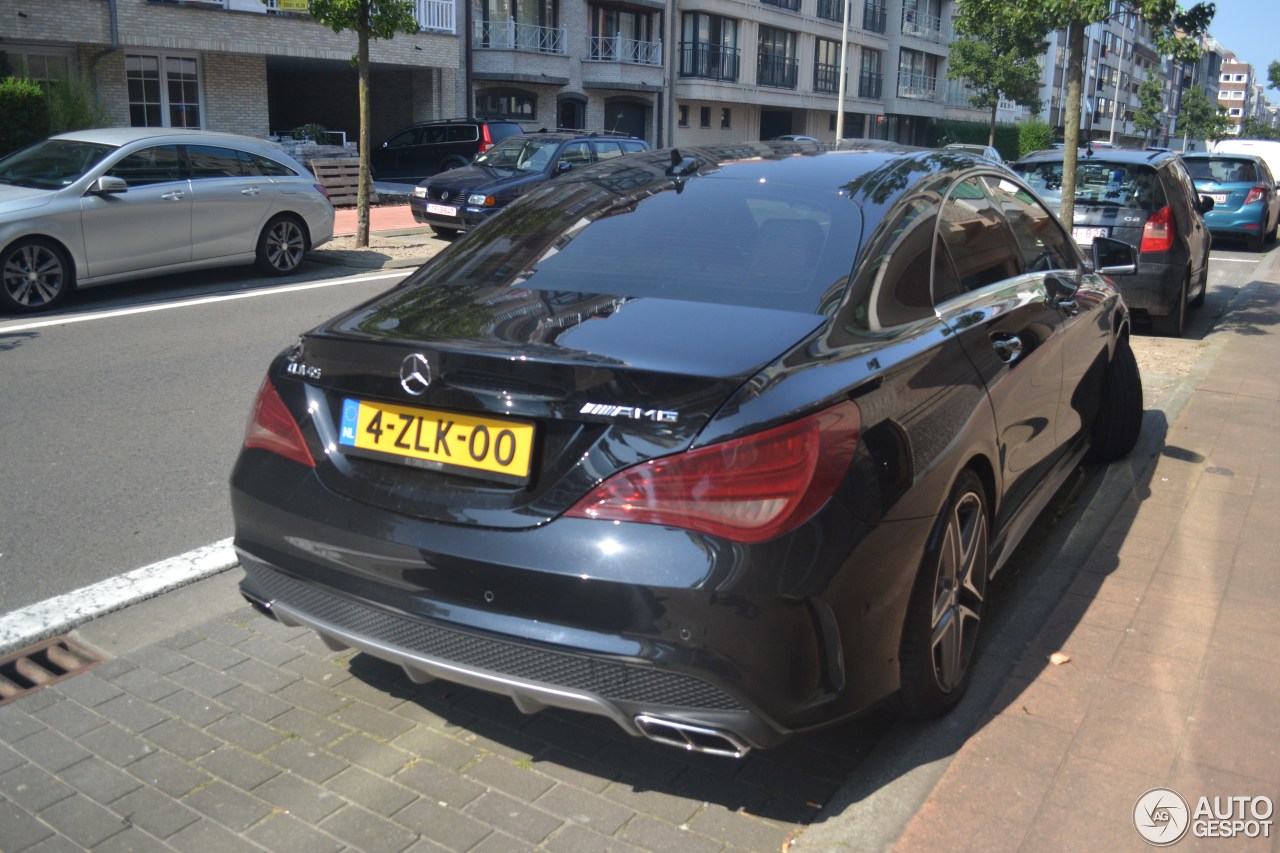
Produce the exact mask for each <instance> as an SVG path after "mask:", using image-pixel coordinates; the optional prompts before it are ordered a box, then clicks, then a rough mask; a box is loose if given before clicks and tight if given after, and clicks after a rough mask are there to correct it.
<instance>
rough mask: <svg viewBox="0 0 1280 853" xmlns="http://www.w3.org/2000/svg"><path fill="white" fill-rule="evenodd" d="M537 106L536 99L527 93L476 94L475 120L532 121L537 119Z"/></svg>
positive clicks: (493, 91) (499, 92) (497, 91)
mask: <svg viewBox="0 0 1280 853" xmlns="http://www.w3.org/2000/svg"><path fill="white" fill-rule="evenodd" d="M537 104H538V101H537V98H535V97H534V96H533V95H530V94H528V93H527V92H512V91H501V90H492V89H491V90H489V91H487V92H476V118H505V119H511V120H512V121H533V120H535V119H536V118H537V117H538V110H537Z"/></svg>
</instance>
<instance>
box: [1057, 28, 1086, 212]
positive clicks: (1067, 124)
mask: <svg viewBox="0 0 1280 853" xmlns="http://www.w3.org/2000/svg"><path fill="white" fill-rule="evenodd" d="M1085 26H1086V25H1085V24H1084V22H1082V21H1076V22H1075V23H1073V24H1071V25H1070V26H1069V27H1067V103H1066V106H1065V107H1064V110H1065V115H1064V117H1063V120H1062V143H1063V152H1062V206H1061V208H1060V209H1059V212H1058V216H1059V218H1060V219H1061V220H1062V224H1063V225H1065V226H1067V227H1068V228H1070V227H1071V225H1072V223H1073V222H1075V215H1076V155H1077V153H1078V152H1079V150H1080V104H1081V95H1082V94H1083V89H1084V32H1085Z"/></svg>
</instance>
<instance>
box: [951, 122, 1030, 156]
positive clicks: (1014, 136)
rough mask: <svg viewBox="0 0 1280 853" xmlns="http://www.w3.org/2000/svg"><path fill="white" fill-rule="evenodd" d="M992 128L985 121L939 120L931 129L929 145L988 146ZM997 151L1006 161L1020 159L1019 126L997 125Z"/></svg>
mask: <svg viewBox="0 0 1280 853" xmlns="http://www.w3.org/2000/svg"><path fill="white" fill-rule="evenodd" d="M990 132H991V126H990V125H989V124H988V123H987V122H985V121H955V120H953V119H938V120H937V121H935V122H934V123H933V126H932V127H930V128H929V145H930V147H933V148H940V147H942V146H943V145H946V144H947V143H950V142H969V143H972V144H975V145H986V144H987V139H988V138H989V136H990ZM995 145H996V150H997V151H999V152H1000V156H1001V157H1003V158H1004V159H1006V160H1017V159H1018V152H1019V147H1018V125H1016V124H997V125H996V142H995Z"/></svg>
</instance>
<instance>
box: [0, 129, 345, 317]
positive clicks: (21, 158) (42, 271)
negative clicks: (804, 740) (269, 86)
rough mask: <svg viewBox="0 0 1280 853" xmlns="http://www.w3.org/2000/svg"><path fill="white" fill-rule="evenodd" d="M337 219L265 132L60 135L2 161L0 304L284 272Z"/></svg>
mask: <svg viewBox="0 0 1280 853" xmlns="http://www.w3.org/2000/svg"><path fill="white" fill-rule="evenodd" d="M333 220H334V214H333V204H332V203H331V202H330V201H329V197H328V194H327V193H326V192H325V190H324V187H323V186H321V185H320V183H319V182H318V181H317V180H316V179H315V178H314V177H313V176H312V175H311V173H310V172H308V171H307V169H306V168H305V167H304V166H302V165H301V164H300V163H298V162H297V161H296V160H294V159H293V158H292V157H290V156H289V155H287V154H286V153H285V152H284V151H283V150H282V149H281V148H280V147H279V146H278V145H275V144H274V143H271V142H267V141H266V140H263V139H255V138H253V137H249V136H238V135H235V134H229V133H213V132H209V131H198V130H176V131H175V130H169V129H165V128H103V129H98V130H84V131H77V132H74V133H66V134H61V135H59V136H53V137H50V138H49V139H46V140H44V141H43V142H39V143H36V144H35V145H32V146H30V147H27V148H24V149H22V150H21V151H17V152H15V153H13V154H10V155H9V156H8V157H5V158H4V159H3V160H0V311H4V312H10V313H27V312H33V311H42V310H46V309H49V308H52V307H53V306H55V305H57V304H58V303H59V302H61V301H62V300H63V299H65V298H66V297H67V295H68V294H69V293H70V292H71V291H72V290H73V289H74V288H75V287H77V286H89V285H97V284H107V283H110V282H114V281H119V280H122V279H128V278H140V277H144V276H153V275H164V274H168V273H175V272H183V271H187V270H195V269H205V268H209V267H217V266H227V265H232V264H248V263H256V264H257V265H258V267H259V268H260V269H261V270H262V271H263V272H265V273H267V274H270V275H286V274H288V273H291V272H293V271H295V270H296V269H297V268H298V267H299V266H300V265H301V264H302V260H303V257H304V256H305V255H306V253H307V251H308V250H310V249H312V248H314V247H316V246H319V245H320V244H322V243H325V242H327V241H328V240H330V239H331V238H332V237H333Z"/></svg>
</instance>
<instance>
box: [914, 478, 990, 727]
mask: <svg viewBox="0 0 1280 853" xmlns="http://www.w3.org/2000/svg"><path fill="white" fill-rule="evenodd" d="M988 524H989V513H988V512H987V493H986V490H985V489H984V488H983V486H982V481H981V480H980V479H979V478H978V476H977V474H975V473H974V472H972V471H968V470H966V471H965V472H963V473H962V474H961V475H960V477H959V479H958V480H956V483H955V485H954V486H953V487H952V489H951V495H950V497H948V499H947V504H946V506H945V507H944V508H943V510H942V513H941V515H939V516H938V520H937V523H936V524H935V525H934V529H933V533H932V534H931V535H930V538H929V545H928V548H927V549H926V551H925V557H924V562H923V563H922V565H921V567H920V573H919V574H918V575H917V576H916V581H915V585H914V586H913V588H912V590H911V600H910V603H909V604H908V605H907V618H906V621H905V622H904V624H903V629H902V646H901V650H900V652H901V653H900V656H899V667H900V675H901V688H900V693H899V700H900V704H901V705H902V708H903V710H904V711H906V713H907V714H909V715H910V716H912V717H914V718H916V719H918V720H927V719H932V718H934V717H938V716H941V715H942V714H944V713H946V712H947V711H949V710H951V708H953V707H955V705H956V703H958V702H959V701H960V698H961V697H962V696H963V695H964V691H965V689H966V688H967V687H968V686H969V681H970V678H971V676H972V672H973V666H972V665H973V663H974V660H975V657H976V650H977V642H978V633H979V628H980V627H981V625H982V607H983V601H984V600H985V599H986V591H987V573H988V567H989V563H990V554H989V553H988V548H989V543H988V532H987V531H988Z"/></svg>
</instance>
